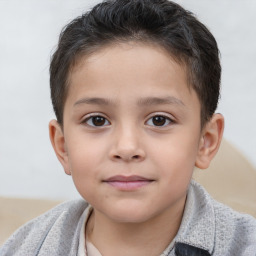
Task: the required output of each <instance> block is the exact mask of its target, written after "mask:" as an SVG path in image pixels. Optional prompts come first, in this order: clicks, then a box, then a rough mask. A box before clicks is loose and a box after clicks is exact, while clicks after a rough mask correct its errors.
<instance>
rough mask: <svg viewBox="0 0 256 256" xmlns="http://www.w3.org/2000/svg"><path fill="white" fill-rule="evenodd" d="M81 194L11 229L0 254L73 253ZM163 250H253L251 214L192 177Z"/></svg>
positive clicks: (221, 254) (227, 253)
mask: <svg viewBox="0 0 256 256" xmlns="http://www.w3.org/2000/svg"><path fill="white" fill-rule="evenodd" d="M87 207H88V204H87V203H86V202H85V201H84V200H75V201H69V202H65V203H63V204H61V205H59V206H57V207H55V208H53V209H52V210H50V211H49V212H47V213H45V214H43V215H41V216H39V217H38V218H36V219H34V220H32V221H30V222H28V223H27V224H25V225H24V226H23V227H21V228H20V229H19V230H18V231H16V232H15V233H14V234H13V235H12V236H11V237H10V238H9V239H8V240H7V242H6V243H5V244H4V245H3V247H2V248H1V249H0V256H57V255H61V256H75V255H77V251H78V246H79V235H80V230H81V227H82V224H83V218H82V214H83V212H84V211H85V209H86V208H87ZM162 255H163V256H174V255H176V256H200V255H201V256H206V255H212V256H240V255H241V256H256V219H254V218H253V217H251V216H249V215H246V214H240V213H238V212H235V211H233V210H232V209H230V208H228V207H227V206H224V205H223V204H220V203H218V202H216V201H215V200H213V199H212V198H211V197H210V196H209V194H208V193H207V192H206V191H205V189H204V188H202V187H201V186H200V185H199V184H197V183H196V182H194V181H192V182H191V185H190V187H189V190H188V195H187V201H186V206H185V211H184V215H183V219H182V223H181V226H180V228H179V231H178V233H177V236H176V238H175V248H174V250H171V251H169V252H168V250H165V252H164V253H163V254H162Z"/></svg>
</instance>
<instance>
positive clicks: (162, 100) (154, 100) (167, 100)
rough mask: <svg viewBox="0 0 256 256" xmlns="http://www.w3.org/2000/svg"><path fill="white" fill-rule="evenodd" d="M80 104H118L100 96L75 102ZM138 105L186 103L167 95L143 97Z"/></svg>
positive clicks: (182, 104) (180, 104)
mask: <svg viewBox="0 0 256 256" xmlns="http://www.w3.org/2000/svg"><path fill="white" fill-rule="evenodd" d="M80 104H88V105H103V106H108V105H116V104H115V103H114V102H113V101H112V100H110V99H106V98H98V97H92V98H82V99H80V100H78V101H76V102H75V104H74V106H77V105H80ZM137 104H138V106H152V105H179V106H185V104H184V103H183V102H182V101H181V100H180V99H178V98H175V97H173V96H167V97H146V98H141V99H139V100H138V102H137Z"/></svg>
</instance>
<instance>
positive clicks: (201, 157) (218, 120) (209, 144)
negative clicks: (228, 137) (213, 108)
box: [195, 114, 224, 169]
mask: <svg viewBox="0 0 256 256" xmlns="http://www.w3.org/2000/svg"><path fill="white" fill-rule="evenodd" d="M223 130H224V118H223V116H222V115H221V114H214V115H213V117H212V118H211V120H210V121H209V122H208V123H207V124H206V125H205V127H204V129H203V131H202V135H201V138H200V142H199V148H198V154H197V159H196V163H195V165H196V167H198V168H200V169H206V168H208V167H209V165H210V163H211V160H212V159H213V157H214V156H215V155H216V153H217V152H218V149H219V146H220V143H221V139H222V135H223Z"/></svg>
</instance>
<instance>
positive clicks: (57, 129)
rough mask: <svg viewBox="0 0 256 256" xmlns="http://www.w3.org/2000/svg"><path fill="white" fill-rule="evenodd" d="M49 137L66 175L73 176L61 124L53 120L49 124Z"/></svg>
mask: <svg viewBox="0 0 256 256" xmlns="http://www.w3.org/2000/svg"><path fill="white" fill-rule="evenodd" d="M49 136H50V140H51V143H52V147H53V149H54V151H55V154H56V156H57V158H58V159H59V161H60V163H61V165H62V166H63V168H64V171H65V173H66V174H68V175H71V172H70V167H69V161H68V152H67V149H66V145H65V138H64V134H63V131H62V128H61V126H60V124H59V123H58V122H57V121H56V120H51V121H50V123H49Z"/></svg>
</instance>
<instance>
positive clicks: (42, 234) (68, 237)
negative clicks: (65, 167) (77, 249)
mask: <svg viewBox="0 0 256 256" xmlns="http://www.w3.org/2000/svg"><path fill="white" fill-rule="evenodd" d="M87 206H88V204H87V203H86V202H85V201H84V200H73V201H68V202H64V203H62V204H60V205H58V206H56V207H55V208H53V209H51V210H50V211H48V212H46V213H45V214H43V215H41V216H39V217H37V218H35V219H33V220H31V221H30V222H28V223H27V224H25V225H24V226H22V227H21V228H20V229H18V230H17V231H16V232H15V233H14V234H13V235H12V236H11V237H10V238H9V239H8V240H7V242H6V243H5V244H4V245H3V247H2V248H1V249H0V255H1V256H5V255H27V256H32V255H37V254H38V253H39V251H40V255H47V252H46V253H45V254H43V253H42V252H43V251H44V248H48V249H49V248H52V251H51V255H60V253H61V252H63V253H64V254H65V253H66V254H65V255H69V254H68V253H67V252H69V251H70V250H72V246H73V247H74V246H76V243H77V242H76V241H77V240H78V237H79V232H80V230H78V229H79V228H78V227H79V226H80V222H81V221H80V219H81V216H82V214H83V212H84V210H85V209H86V208H87ZM60 242H61V243H63V242H64V245H62V247H61V248H60V249H58V247H59V243H60ZM48 253H49V251H48ZM54 253H55V254H54ZM57 253H58V254H57ZM64 254H63V255H64Z"/></svg>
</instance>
